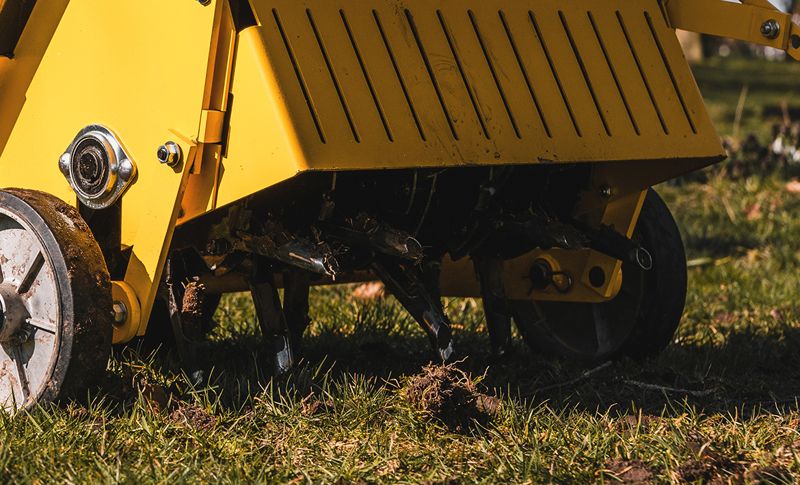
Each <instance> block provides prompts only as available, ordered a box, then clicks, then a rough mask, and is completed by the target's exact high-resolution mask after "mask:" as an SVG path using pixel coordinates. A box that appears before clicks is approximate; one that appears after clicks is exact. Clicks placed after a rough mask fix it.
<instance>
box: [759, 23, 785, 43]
mask: <svg viewBox="0 0 800 485" xmlns="http://www.w3.org/2000/svg"><path fill="white" fill-rule="evenodd" d="M780 33H781V24H779V23H778V21H777V20H775V19H769V20H767V21H766V22H764V23H763V24H761V35H763V36H764V37H766V38H767V39H777V38H778V36H779V35H780Z"/></svg>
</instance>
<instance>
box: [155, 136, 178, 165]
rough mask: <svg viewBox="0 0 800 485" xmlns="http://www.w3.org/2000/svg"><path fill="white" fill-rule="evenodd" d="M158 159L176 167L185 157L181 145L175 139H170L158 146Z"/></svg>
mask: <svg viewBox="0 0 800 485" xmlns="http://www.w3.org/2000/svg"><path fill="white" fill-rule="evenodd" d="M157 156H158V161H159V162H161V163H162V164H164V165H166V166H168V167H176V166H178V164H180V163H181V160H182V159H183V152H182V151H181V147H180V146H178V144H177V143H175V142H174V141H168V142H166V143H164V144H163V145H161V146H160V147H158V152H157Z"/></svg>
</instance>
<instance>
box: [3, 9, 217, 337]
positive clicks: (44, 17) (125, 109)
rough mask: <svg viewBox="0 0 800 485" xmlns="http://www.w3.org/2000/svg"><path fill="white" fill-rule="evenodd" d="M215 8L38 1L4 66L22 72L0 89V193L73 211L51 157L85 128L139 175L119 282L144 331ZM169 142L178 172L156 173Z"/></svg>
mask: <svg viewBox="0 0 800 485" xmlns="http://www.w3.org/2000/svg"><path fill="white" fill-rule="evenodd" d="M219 10H220V9H219V8H218V6H216V5H214V4H212V5H210V6H202V5H200V4H199V3H198V2H194V1H188V0H187V1H169V2H163V1H158V0H137V1H131V0H124V1H114V2H109V1H106V0H73V1H71V2H68V5H67V2H66V1H52V2H51V1H48V2H39V3H38V4H37V6H36V8H35V10H34V13H33V16H32V18H31V21H30V22H29V23H28V28H27V29H26V31H25V33H24V35H23V37H22V40H21V42H20V44H19V48H18V56H17V58H16V59H15V60H14V61H12V62H14V63H19V66H13V67H12V69H11V70H10V71H8V72H6V75H5V76H4V77H3V78H2V81H0V82H2V84H0V105H1V106H3V116H1V117H0V150H2V151H1V152H0V174H2V175H0V185H2V186H4V187H24V188H27V189H39V190H43V191H46V192H49V193H51V194H54V195H57V196H59V197H60V198H62V199H64V200H66V201H71V202H74V201H75V195H74V194H73V192H72V190H71V189H70V187H69V185H68V184H67V182H66V180H65V179H64V177H63V175H62V174H61V173H60V171H59V169H58V157H59V156H60V154H61V153H63V151H64V150H65V149H66V148H67V146H68V145H69V144H70V142H71V141H72V139H73V137H75V135H76V134H77V133H78V131H79V130H80V129H81V128H83V127H85V126H87V125H90V124H103V125H106V126H107V127H109V128H110V129H112V130H113V131H114V132H116V133H117V134H118V135H119V136H120V139H121V141H122V143H123V144H124V145H125V148H126V150H127V151H128V152H129V153H130V154H131V155H132V158H133V160H134V162H135V163H136V165H137V167H138V172H139V174H138V178H137V180H136V182H135V183H134V184H133V185H132V186H131V188H130V190H129V191H128V192H127V193H126V195H125V196H124V202H123V215H122V242H123V244H124V245H125V246H129V247H131V248H132V251H133V254H132V257H131V262H130V265H129V267H128V273H127V274H126V277H125V281H126V282H127V283H128V284H129V285H130V286H131V287H132V288H133V289H134V291H135V292H136V295H137V296H138V298H139V300H140V301H141V308H142V319H143V321H147V318H148V315H149V312H150V309H151V307H152V303H153V300H154V298H155V293H156V289H157V287H158V282H159V280H160V277H161V270H162V267H163V262H164V258H165V256H166V251H167V249H168V247H169V244H170V240H171V235H172V230H173V228H174V225H175V220H176V219H177V216H178V213H179V210H180V209H179V205H178V202H179V201H180V199H181V196H182V191H183V189H184V187H185V185H186V180H187V176H188V168H189V167H191V165H192V162H193V161H194V157H195V156H196V155H197V154H199V153H201V152H202V150H200V149H199V148H198V147H195V146H193V141H192V140H196V139H198V136H199V135H198V133H199V127H200V120H201V113H202V111H203V109H205V108H208V107H207V106H204V102H207V99H208V97H207V96H206V91H207V89H206V88H207V84H208V83H207V81H206V79H207V77H208V71H209V57H210V56H209V52H210V51H211V46H212V39H213V36H214V33H215V18H216V19H217V22H219V20H218V15H215V14H218V13H219ZM62 12H63V17H62V16H61V15H60V14H61V13H62ZM51 36H52V38H51ZM48 43H49V45H48ZM7 109H8V110H10V112H8V111H7ZM14 111H18V113H19V115H18V116H16V113H15V112H14ZM167 140H174V141H176V142H178V143H179V144H180V145H181V146H182V148H183V150H184V153H185V154H187V157H186V163H185V167H187V170H177V171H174V170H171V169H169V168H167V167H165V166H162V165H161V164H159V162H158V160H157V158H156V150H157V148H158V147H159V146H160V145H161V144H162V143H164V142H165V141H167ZM137 323H138V322H137ZM143 329H144V326H143V325H142V326H141V327H140V332H139V333H141V331H143Z"/></svg>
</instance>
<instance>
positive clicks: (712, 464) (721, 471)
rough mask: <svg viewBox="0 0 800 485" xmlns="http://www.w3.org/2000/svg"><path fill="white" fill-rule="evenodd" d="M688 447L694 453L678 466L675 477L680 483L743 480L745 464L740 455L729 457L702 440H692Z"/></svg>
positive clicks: (714, 482)
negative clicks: (692, 456) (693, 456)
mask: <svg viewBox="0 0 800 485" xmlns="http://www.w3.org/2000/svg"><path fill="white" fill-rule="evenodd" d="M688 445H689V449H691V450H692V452H693V453H694V454H695V455H696V458H693V459H691V460H689V461H687V462H685V463H684V464H682V465H681V466H680V467H678V470H677V472H676V475H677V476H676V477H675V478H676V479H677V481H680V482H681V483H687V482H688V483H695V482H702V483H710V484H717V483H719V484H722V483H729V482H730V483H743V482H745V480H744V478H745V472H746V469H745V466H744V465H743V460H742V459H741V457H737V458H736V459H731V458H729V457H727V456H724V455H722V454H721V453H719V452H718V451H716V450H714V449H713V447H712V446H711V445H710V444H709V443H704V442H703V440H692V441H690V442H689V443H688Z"/></svg>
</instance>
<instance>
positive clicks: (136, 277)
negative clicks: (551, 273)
mask: <svg viewBox="0 0 800 485" xmlns="http://www.w3.org/2000/svg"><path fill="white" fill-rule="evenodd" d="M45 3H46V5H45ZM3 4H4V2H3V0H0V8H2V6H3ZM250 5H251V6H252V9H253V12H254V14H255V17H256V20H257V25H254V26H251V27H248V28H245V29H243V30H242V31H241V32H236V30H235V28H234V25H233V19H232V15H231V11H230V7H229V5H228V2H227V1H225V0H215V1H211V2H209V3H208V4H207V5H203V4H202V3H201V2H197V1H196V0H170V1H168V2H164V1H158V0H137V1H135V2H134V1H132V0H120V1H114V2H109V1H107V0H72V1H68V0H48V1H47V2H44V1H40V2H38V4H37V6H36V7H35V9H34V11H33V14H32V16H31V19H30V21H29V22H28V25H27V27H26V29H25V31H24V33H23V35H22V38H21V39H20V42H19V44H18V48H17V50H16V52H15V55H14V58H13V59H9V58H5V57H0V106H2V112H0V174H2V175H0V177H2V179H1V180H2V182H0V185H2V186H5V187H24V188H28V189H39V190H43V191H46V192H49V193H51V194H54V195H56V196H58V197H60V198H62V199H64V200H67V201H75V196H74V194H73V192H72V191H71V189H70V187H69V185H68V184H67V182H66V181H65V180H64V178H63V176H62V175H61V173H60V172H59V170H58V165H57V161H58V158H59V155H60V154H61V152H62V151H63V150H64V149H65V148H66V147H67V146H68V145H69V143H70V141H71V140H72V139H73V137H74V136H75V134H76V133H77V132H78V131H79V130H80V129H81V128H83V127H85V126H87V125H90V124H103V125H106V126H108V127H109V128H111V129H112V130H113V131H114V132H115V133H117V134H119V135H120V137H121V141H122V143H123V144H124V145H125V149H126V151H128V152H129V153H130V154H131V157H132V158H133V159H134V162H135V163H136V165H137V168H138V173H139V175H138V178H137V180H136V181H135V183H134V184H133V185H132V186H131V187H130V189H129V190H128V192H127V193H126V195H125V196H124V199H123V204H122V243H123V245H124V246H125V247H126V248H130V250H131V253H132V256H131V260H130V264H129V267H128V269H127V272H126V274H125V278H124V282H118V283H117V285H116V288H117V294H118V295H123V296H124V297H125V298H126V299H127V301H129V302H130V305H131V306H132V307H134V308H140V309H141V311H140V312H139V313H138V315H140V318H136V317H135V315H136V314H137V313H136V312H133V313H132V315H134V316H133V317H130V318H129V321H128V322H126V323H125V324H123V325H122V326H121V327H120V328H117V329H116V330H115V342H118V343H119V342H124V341H127V340H129V339H130V338H132V337H133V336H135V335H142V334H143V333H144V331H145V330H146V322H147V321H148V318H149V314H150V311H151V308H152V306H153V301H154V298H155V295H156V291H157V288H158V284H159V282H160V280H161V274H162V270H163V266H164V262H165V259H166V256H167V252H168V250H169V247H170V244H171V238H172V234H173V231H174V230H175V228H176V226H178V225H180V224H183V223H186V222H188V221H190V220H192V219H195V218H197V217H200V216H202V215H203V214H206V213H208V212H209V211H213V210H216V209H218V208H222V207H224V206H226V205H228V204H233V203H236V202H237V201H240V200H242V199H243V198H245V197H247V196H250V195H252V194H254V193H256V192H259V191H262V190H265V189H268V188H269V187H271V186H273V185H274V184H276V183H278V182H281V181H284V180H286V179H289V178H291V177H293V176H295V175H297V174H298V173H301V172H306V171H342V170H364V169H369V170H378V169H380V170H383V169H407V168H422V167H469V166H474V165H513V164H561V163H590V162H591V163H592V180H591V183H590V185H589V186H588V187H586V188H585V191H584V192H583V193H582V195H581V202H580V204H579V207H578V209H577V212H576V214H575V216H576V217H578V218H580V219H582V220H584V221H585V222H587V223H589V224H593V225H598V224H604V225H608V226H613V227H614V228H616V230H617V231H618V232H620V233H623V234H626V235H629V236H630V235H631V234H632V231H633V229H634V227H635V224H636V221H637V219H638V214H639V211H640V209H641V205H642V201H643V199H644V194H645V193H646V190H647V188H648V187H650V186H651V185H653V184H656V183H658V182H661V181H663V180H667V179H669V178H672V177H675V176H677V175H680V174H682V173H685V172H688V171H691V170H694V169H697V168H699V167H702V166H704V165H707V164H710V163H713V162H715V161H718V160H720V159H722V157H724V152H723V150H722V147H721V146H720V143H719V139H718V136H717V134H716V131H715V130H714V128H713V126H712V125H711V121H710V119H709V117H708V115H707V113H706V110H705V106H704V104H703V100H702V97H701V95H700V93H699V91H698V89H697V86H696V84H695V82H694V79H693V77H692V74H691V71H690V69H689V67H688V65H687V64H686V62H685V60H684V58H683V56H682V53H681V50H680V46H679V44H678V42H677V39H676V37H675V34H674V30H673V29H675V28H682V29H688V30H695V31H699V32H705V33H709V34H715V35H724V36H729V37H734V38H739V39H744V40H749V41H751V42H756V43H760V44H764V45H770V46H773V47H777V48H781V49H785V50H786V51H787V52H789V54H790V55H792V56H794V57H799V56H800V51H799V50H798V48H800V36H798V35H800V29H799V28H798V26H797V25H795V24H793V23H792V22H791V19H790V17H789V16H788V15H786V14H783V13H781V12H779V11H777V10H775V9H774V7H772V6H771V4H769V2H767V1H765V0H748V1H746V2H744V4H743V5H737V4H731V3H728V2H723V1H721V0H661V1H658V0H636V1H634V0H602V1H601V0H570V1H568V2H567V1H561V0H535V1H534V0H515V1H509V0H482V1H477V0H465V1H463V2H452V1H449V0H407V1H404V2H399V1H396V0H362V1H359V2H352V1H346V0H250ZM768 21H774V22H776V23H777V24H778V25H779V26H780V32H779V33H778V35H777V36H776V37H775V38H767V37H765V35H764V34H763V33H762V32H761V30H762V27H763V26H764V23H765V22H768ZM0 28H2V26H0ZM533 74H535V75H533ZM231 100H233V101H232V103H231ZM537 113H538V114H537ZM168 140H171V141H174V142H176V143H178V144H179V145H180V146H181V148H182V149H183V153H184V154H185V155H186V156H185V160H184V163H183V165H182V166H181V167H178V168H177V169H170V168H168V167H166V166H162V165H160V164H159V163H158V161H157V159H156V155H155V154H156V148H157V147H158V146H159V145H161V144H162V143H164V142H166V141H168ZM607 189H609V190H610V192H611V193H610V194H609V193H608V192H609V190H607ZM536 258H546V259H548V260H549V261H551V262H552V263H553V265H554V266H556V267H557V268H562V269H568V270H569V271H570V272H571V273H572V274H575V275H581V276H580V278H576V285H575V288H574V289H573V291H571V292H570V293H569V294H567V295H562V294H559V293H557V292H555V291H553V290H546V291H543V292H531V291H530V282H529V281H527V280H526V277H527V274H524V273H525V272H526V271H525V270H524V269H525V268H528V267H530V263H531V262H532V261H533V260H535V259H536ZM595 266H599V267H601V268H603V269H604V270H606V274H608V275H612V276H611V277H610V278H608V281H607V282H606V283H605V284H604V285H603V286H602V287H599V288H595V287H592V285H591V284H590V283H589V281H588V276H587V275H588V271H589V270H590V269H591V268H592V267H595ZM507 267H508V268H509V270H508V272H507V275H506V283H507V286H508V288H509V290H508V291H509V294H510V296H511V297H513V298H533V299H553V300H563V301H604V300H607V299H609V298H612V297H613V296H614V295H615V294H616V292H617V291H618V289H619V285H620V282H621V272H620V263H619V262H618V261H616V260H614V259H612V258H609V257H606V256H602V255H600V254H598V253H595V252H592V251H588V250H587V251H555V250H554V251H548V252H543V251H535V252H533V253H531V254H528V255H525V256H523V257H521V258H519V260H515V261H512V262H510V263H509V264H508V265H507ZM520 268H523V270H521V269H520ZM442 286H443V291H444V292H445V294H451V295H472V296H474V295H478V294H479V292H478V286H477V281H476V280H475V278H474V274H473V270H472V266H471V264H470V263H469V261H461V262H458V263H453V262H446V264H445V266H444V271H443V281H442ZM121 289H124V290H125V291H121ZM134 300H135V301H134Z"/></svg>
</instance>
